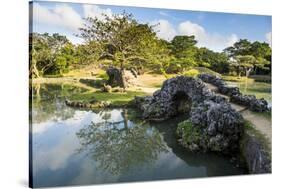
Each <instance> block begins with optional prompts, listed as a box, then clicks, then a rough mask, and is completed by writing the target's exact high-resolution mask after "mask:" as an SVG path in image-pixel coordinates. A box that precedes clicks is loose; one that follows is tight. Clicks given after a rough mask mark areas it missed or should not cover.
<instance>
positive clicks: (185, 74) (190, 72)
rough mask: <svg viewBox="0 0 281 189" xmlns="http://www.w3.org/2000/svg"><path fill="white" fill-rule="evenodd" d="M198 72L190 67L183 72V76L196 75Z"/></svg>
mask: <svg viewBox="0 0 281 189" xmlns="http://www.w3.org/2000/svg"><path fill="white" fill-rule="evenodd" d="M198 74H199V71H198V70H196V69H190V70H188V71H186V72H184V74H183V75H184V76H189V77H196V76H197V75H198Z"/></svg>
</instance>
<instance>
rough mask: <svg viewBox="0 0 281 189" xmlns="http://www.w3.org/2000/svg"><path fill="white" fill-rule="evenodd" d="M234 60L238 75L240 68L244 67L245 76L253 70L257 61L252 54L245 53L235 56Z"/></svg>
mask: <svg viewBox="0 0 281 189" xmlns="http://www.w3.org/2000/svg"><path fill="white" fill-rule="evenodd" d="M236 62H237V67H238V71H239V77H240V74H241V69H240V68H242V69H244V71H245V74H246V77H248V76H249V75H250V72H251V71H252V70H253V68H254V65H255V64H256V63H257V60H256V58H255V57H254V56H252V55H245V56H241V55H238V56H236Z"/></svg>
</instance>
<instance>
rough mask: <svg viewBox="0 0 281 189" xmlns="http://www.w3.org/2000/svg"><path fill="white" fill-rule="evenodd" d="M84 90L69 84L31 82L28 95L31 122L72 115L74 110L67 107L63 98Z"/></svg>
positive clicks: (58, 118) (55, 119)
mask: <svg viewBox="0 0 281 189" xmlns="http://www.w3.org/2000/svg"><path fill="white" fill-rule="evenodd" d="M85 91H86V90H85V89H82V88H77V87H74V86H71V85H63V84H62V85H50V84H33V85H32V90H31V96H30V97H31V100H30V103H31V104H30V105H31V107H30V109H31V111H30V113H31V118H32V123H42V122H45V121H49V120H53V121H59V120H66V119H68V118H71V117H73V115H74V113H75V110H74V109H72V108H67V107H66V106H65V104H64V99H65V98H66V97H68V96H70V95H73V94H75V93H81V92H85Z"/></svg>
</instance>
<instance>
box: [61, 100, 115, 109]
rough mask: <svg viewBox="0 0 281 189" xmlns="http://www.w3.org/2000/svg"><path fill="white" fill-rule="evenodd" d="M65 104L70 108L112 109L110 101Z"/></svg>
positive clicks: (69, 102)
mask: <svg viewBox="0 0 281 189" xmlns="http://www.w3.org/2000/svg"><path fill="white" fill-rule="evenodd" d="M65 104H66V105H67V106H70V107H74V108H86V109H92V108H107V107H110V106H111V104H110V102H108V101H95V100H93V101H91V102H78V101H70V100H65Z"/></svg>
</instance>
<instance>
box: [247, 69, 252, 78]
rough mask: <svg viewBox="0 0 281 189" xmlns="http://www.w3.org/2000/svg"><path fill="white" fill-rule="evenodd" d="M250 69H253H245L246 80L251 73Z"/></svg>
mask: <svg viewBox="0 0 281 189" xmlns="http://www.w3.org/2000/svg"><path fill="white" fill-rule="evenodd" d="M252 69H253V68H249V69H247V68H245V72H246V77H247V78H248V77H249V76H250V73H251V71H252Z"/></svg>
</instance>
